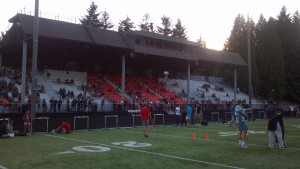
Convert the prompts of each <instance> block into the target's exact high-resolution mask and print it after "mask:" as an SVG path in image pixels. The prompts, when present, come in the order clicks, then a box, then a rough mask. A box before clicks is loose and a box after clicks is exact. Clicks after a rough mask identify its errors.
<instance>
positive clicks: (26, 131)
mask: <svg viewBox="0 0 300 169" xmlns="http://www.w3.org/2000/svg"><path fill="white" fill-rule="evenodd" d="M23 121H24V134H26V135H27V136H30V135H31V132H32V131H31V122H32V121H31V114H30V111H29V109H26V110H25V113H24V115H23Z"/></svg>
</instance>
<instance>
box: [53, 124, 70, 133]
mask: <svg viewBox="0 0 300 169" xmlns="http://www.w3.org/2000/svg"><path fill="white" fill-rule="evenodd" d="M55 132H56V133H62V134H69V133H71V124H70V123H68V122H66V121H62V122H61V124H60V125H59V126H58V127H57V129H56V130H55Z"/></svg>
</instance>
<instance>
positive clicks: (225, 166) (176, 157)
mask: <svg viewBox="0 0 300 169" xmlns="http://www.w3.org/2000/svg"><path fill="white" fill-rule="evenodd" d="M42 135H45V136H48V137H54V138H59V139H64V140H71V141H76V142H82V143H89V144H94V145H101V146H106V147H113V148H118V149H123V150H128V151H135V152H139V153H146V154H151V155H157V156H162V157H168V158H173V159H178V160H184V161H192V162H197V163H202V164H208V165H214V166H219V167H224V168H235V169H244V168H241V167H235V166H230V165H225V164H219V163H212V162H207V161H201V160H195V159H189V158H184V157H178V156H172V155H167V154H160V153H155V152H149V151H143V150H137V149H131V148H126V147H121V146H114V145H109V144H101V143H95V142H90V141H85V140H79V139H72V138H65V137H60V136H57V135H49V134H42Z"/></svg>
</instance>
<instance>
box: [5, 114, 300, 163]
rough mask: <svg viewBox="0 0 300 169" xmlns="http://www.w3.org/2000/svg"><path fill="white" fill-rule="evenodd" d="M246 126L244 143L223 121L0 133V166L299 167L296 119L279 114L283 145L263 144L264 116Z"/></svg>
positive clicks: (298, 123)
mask: <svg viewBox="0 0 300 169" xmlns="http://www.w3.org/2000/svg"><path fill="white" fill-rule="evenodd" d="M248 127H249V134H248V140H247V143H248V145H249V147H248V148H247V149H242V148H239V147H238V146H237V145H236V139H235V138H236V137H235V132H236V127H235V126H232V127H230V126H229V125H228V124H209V125H208V126H207V127H203V126H191V127H175V126H159V127H154V128H153V127H150V130H149V138H144V137H143V135H142V128H126V129H107V130H105V129H100V130H92V131H79V132H74V133H72V134H69V135H63V134H37V133H35V134H33V135H32V136H27V137H26V136H19V137H15V138H10V139H0V149H1V151H0V169H6V168H7V169H47V168H51V169H83V168H87V169H119V168H122V169H127V168H130V169H131V168H132V169H133V168H142V169H148V168H149V169H168V168H170V169H175V168H180V169H183V168H184V169H186V168H188V169H193V168H195V169H196V168H197V169H198V168H249V169H250V168H251V169H269V168H270V169H271V168H278V169H296V168H300V160H299V159H300V119H285V130H286V138H285V142H286V144H287V148H286V149H284V150H280V149H278V148H274V149H269V148H267V144H268V135H267V131H266V121H264V120H257V121H254V122H249V123H248ZM193 134H195V135H196V139H192V135H193ZM206 134H207V135H208V139H206V138H205V135H206Z"/></svg>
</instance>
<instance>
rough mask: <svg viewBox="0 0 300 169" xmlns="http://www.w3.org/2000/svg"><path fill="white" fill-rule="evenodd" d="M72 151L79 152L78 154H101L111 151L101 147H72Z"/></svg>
mask: <svg viewBox="0 0 300 169" xmlns="http://www.w3.org/2000/svg"><path fill="white" fill-rule="evenodd" d="M73 150H76V151H80V152H89V153H92V152H95V153H101V152H105V151H109V150H111V149H110V148H108V147H103V146H77V147H73Z"/></svg>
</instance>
